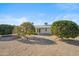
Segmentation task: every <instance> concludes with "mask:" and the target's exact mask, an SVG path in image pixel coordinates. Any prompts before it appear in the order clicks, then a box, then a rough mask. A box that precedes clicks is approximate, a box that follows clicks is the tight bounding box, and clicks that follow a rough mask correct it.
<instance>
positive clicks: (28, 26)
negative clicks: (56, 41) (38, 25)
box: [13, 22, 35, 37]
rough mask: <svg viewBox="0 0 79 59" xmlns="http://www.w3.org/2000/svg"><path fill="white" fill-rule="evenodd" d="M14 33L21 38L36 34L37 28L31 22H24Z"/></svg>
mask: <svg viewBox="0 0 79 59" xmlns="http://www.w3.org/2000/svg"><path fill="white" fill-rule="evenodd" d="M13 33H15V34H17V35H18V36H20V37H21V36H26V35H31V34H35V27H34V26H33V24H32V23H30V22H24V23H22V24H21V25H20V26H17V27H15V28H14V30H13Z"/></svg>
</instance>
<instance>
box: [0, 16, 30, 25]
mask: <svg viewBox="0 0 79 59" xmlns="http://www.w3.org/2000/svg"><path fill="white" fill-rule="evenodd" d="M28 21H29V20H28V19H27V18H26V17H13V16H10V15H4V16H3V15H2V16H0V24H12V25H20V24H21V23H23V22H28Z"/></svg>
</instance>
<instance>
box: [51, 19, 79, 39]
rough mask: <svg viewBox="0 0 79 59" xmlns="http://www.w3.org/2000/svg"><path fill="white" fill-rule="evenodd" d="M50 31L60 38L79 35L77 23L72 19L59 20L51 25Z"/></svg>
mask: <svg viewBox="0 0 79 59" xmlns="http://www.w3.org/2000/svg"><path fill="white" fill-rule="evenodd" d="M51 31H52V33H53V34H54V35H57V36H58V37H60V38H62V39H63V38H75V37H77V36H78V35H79V28H78V25H77V24H76V23H74V22H72V21H68V20H60V21H55V22H54V23H53V24H52V25H51Z"/></svg>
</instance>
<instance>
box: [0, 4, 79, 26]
mask: <svg viewBox="0 0 79 59" xmlns="http://www.w3.org/2000/svg"><path fill="white" fill-rule="evenodd" d="M57 20H71V21H74V22H76V23H77V24H79V4H78V3H0V24H12V25H19V24H21V23H22V22H33V23H34V24H35V25H43V24H44V23H45V22H47V23H48V24H52V23H53V22H54V21H57Z"/></svg>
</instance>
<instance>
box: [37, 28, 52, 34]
mask: <svg viewBox="0 0 79 59" xmlns="http://www.w3.org/2000/svg"><path fill="white" fill-rule="evenodd" d="M36 32H37V34H51V30H50V28H37V29H36Z"/></svg>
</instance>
